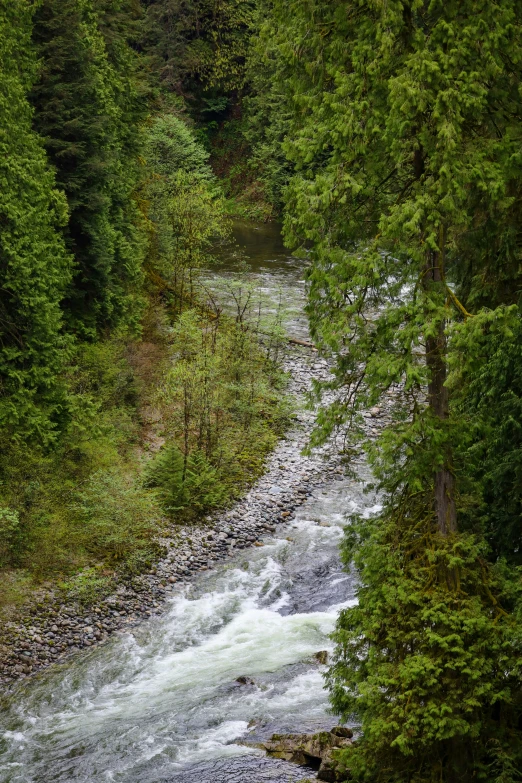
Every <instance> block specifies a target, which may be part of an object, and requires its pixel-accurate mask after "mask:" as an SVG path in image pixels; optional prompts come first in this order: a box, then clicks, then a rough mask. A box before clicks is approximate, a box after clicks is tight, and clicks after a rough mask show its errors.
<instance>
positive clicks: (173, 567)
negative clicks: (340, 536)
mask: <svg viewBox="0 0 522 783" xmlns="http://www.w3.org/2000/svg"><path fill="white" fill-rule="evenodd" d="M285 369H286V371H287V372H288V373H289V376H290V388H289V392H290V393H291V394H292V395H294V397H295V399H296V401H297V406H298V407H297V413H296V424H295V426H294V427H293V428H292V430H291V431H290V432H288V433H287V435H286V437H285V438H284V439H282V440H281V441H280V443H279V444H278V446H277V448H276V449H275V450H274V452H273V454H272V455H271V457H270V459H269V460H268V463H267V468H266V472H265V473H264V475H263V476H262V478H261V479H260V480H259V481H258V482H257V483H256V484H255V485H254V486H253V487H252V488H251V490H250V491H249V492H248V494H247V495H246V497H245V498H243V499H242V500H241V501H240V502H238V503H237V504H236V505H235V507H234V508H233V509H231V510H230V511H227V512H225V513H223V514H220V515H216V516H215V517H213V518H207V520H206V521H205V524H204V525H201V526H197V527H196V526H185V527H180V526H176V527H174V528H173V530H172V534H171V536H170V537H169V538H165V539H163V540H162V541H161V542H160V543H161V544H162V546H163V551H164V552H165V553H166V554H165V556H164V557H162V559H160V560H159V561H158V562H157V563H156V564H155V566H154V567H153V568H152V570H151V572H150V573H147V574H143V575H141V576H139V577H135V578H133V579H132V580H130V581H129V580H127V581H123V580H121V581H120V582H119V583H116V585H115V589H114V591H113V593H112V594H111V595H109V596H107V597H105V598H104V599H103V600H98V601H96V602H95V603H93V604H91V605H87V606H86V605H81V604H79V603H75V602H72V601H71V602H66V603H64V599H63V595H61V594H55V593H54V592H53V591H50V590H49V591H44V592H42V593H41V594H40V595H39V596H38V599H37V600H35V602H34V604H32V605H30V606H25V607H24V611H23V613H22V616H21V617H20V619H17V620H16V621H14V620H10V621H8V622H6V623H4V625H3V627H2V630H1V631H0V683H1V684H2V685H3V686H4V688H5V687H9V685H10V684H12V683H13V682H14V681H16V680H17V679H20V678H23V677H28V676H31V675H33V674H34V673H36V672H38V671H39V670H41V669H42V668H44V667H46V666H49V665H50V664H53V663H56V662H58V661H62V660H64V659H65V658H66V657H69V656H70V655H72V654H78V653H79V652H80V651H81V650H82V649H86V648H92V647H93V646H95V645H98V644H101V643H103V642H104V641H105V640H107V639H108V638H109V637H110V636H111V634H114V633H116V632H118V631H122V630H126V629H128V628H129V627H132V626H133V625H135V624H137V623H138V622H140V621H141V620H143V619H145V618H147V617H150V616H151V615H153V614H159V613H160V612H161V611H162V610H163V605H164V602H165V600H166V599H168V598H169V596H171V595H172V594H173V591H178V590H180V589H183V585H185V584H186V583H187V582H188V581H189V580H190V579H192V578H193V576H194V575H195V574H197V573H198V572H200V571H204V570H208V569H210V568H212V566H213V564H214V563H215V562H216V561H218V560H222V559H224V558H226V557H228V556H230V555H231V554H233V553H234V552H235V551H236V550H238V549H244V548H246V547H250V546H263V538H264V537H266V536H269V535H271V534H273V533H274V532H275V531H276V529H278V526H282V525H288V523H289V522H290V521H291V520H292V517H293V514H294V512H295V510H296V509H297V508H298V507H299V506H300V505H301V504H302V503H303V502H304V501H305V500H306V499H307V498H308V497H309V496H310V495H311V494H312V493H313V492H314V490H316V489H318V488H320V487H322V486H324V483H325V481H326V480H328V481H330V480H332V478H336V477H337V478H339V479H341V478H342V477H343V472H344V471H343V468H342V467H341V464H340V457H339V454H338V453H337V452H335V451H333V452H332V451H328V450H324V449H323V450H322V451H319V452H315V453H314V454H313V455H312V456H310V457H308V456H306V457H305V456H303V455H302V453H301V451H302V449H303V447H304V446H305V444H306V442H307V438H308V436H309V432H310V428H311V425H312V423H313V418H314V413H313V412H312V411H310V410H307V409H306V408H305V406H304V400H305V394H306V392H307V391H308V390H309V388H310V385H311V382H312V380H313V379H324V378H325V377H327V375H328V371H329V370H328V364H327V362H326V361H325V360H323V359H321V358H320V357H319V356H318V355H317V353H316V352H315V351H313V350H310V349H307V348H305V347H295V346H294V347H292V348H290V349H289V350H288V353H287V356H286V360H285ZM382 422H383V412H382V411H381V410H380V409H374V410H373V411H372V412H371V413H369V414H368V416H367V426H368V428H369V429H370V432H372V431H374V432H375V433H376V432H377V430H378V428H379V427H380V426H381V425H382ZM278 534H279V535H281V530H280V529H279V530H278ZM283 534H284V532H283Z"/></svg>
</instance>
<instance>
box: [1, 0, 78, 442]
mask: <svg viewBox="0 0 522 783" xmlns="http://www.w3.org/2000/svg"><path fill="white" fill-rule="evenodd" d="M31 21H32V20H31V8H30V6H29V4H28V3H26V2H25V1H24V0H9V2H2V3H0V63H1V73H0V151H1V154H0V182H1V185H0V428H2V430H3V432H4V434H7V435H8V436H11V437H15V438H18V439H22V438H33V439H36V440H39V441H41V442H42V441H43V442H49V441H50V440H52V438H53V437H54V433H55V432H56V425H57V420H58V418H59V416H60V415H61V409H62V408H63V402H64V401H63V393H62V391H61V389H60V386H59V381H58V379H57V375H58V373H59V371H60V369H61V367H62V365H63V357H64V352H65V345H66V343H65V340H64V336H63V333H62V316H61V310H60V300H61V298H62V296H63V293H64V290H65V289H66V287H67V285H68V283H69V280H70V258H69V256H68V255H67V253H66V251H65V247H64V243H63V240H62V238H61V227H62V226H63V225H64V224H65V223H66V222H67V205H66V202H65V199H64V197H63V195H62V194H61V193H60V192H59V191H58V190H57V188H56V183H55V180H54V176H53V173H52V171H51V170H50V168H49V166H48V164H47V160H46V155H45V151H44V149H43V145H42V144H41V140H40V139H39V138H38V137H37V135H36V133H35V132H34V131H33V130H32V127H31V122H32V110H31V107H30V105H29V103H28V100H27V92H28V90H29V89H30V87H31V83H32V81H33V78H34V75H35V66H36V61H35V57H34V52H33V49H32V46H31Z"/></svg>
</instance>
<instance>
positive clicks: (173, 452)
mask: <svg viewBox="0 0 522 783" xmlns="http://www.w3.org/2000/svg"><path fill="white" fill-rule="evenodd" d="M146 485H147V486H150V487H154V488H155V489H156V493H157V496H158V498H159V500H160V502H161V505H162V507H163V509H164V510H165V511H166V512H167V513H169V514H170V515H176V514H180V512H181V514H183V515H184V516H187V515H192V516H197V515H200V514H203V513H205V512H206V511H208V510H210V509H212V508H215V507H216V506H221V505H223V503H224V502H225V501H226V499H227V496H228V492H227V487H226V486H225V485H224V483H223V481H222V480H221V479H220V477H219V474H218V471H217V470H216V468H215V467H213V466H212V465H211V464H210V463H209V462H208V460H207V458H206V457H205V455H204V454H202V453H201V452H200V451H196V452H194V453H193V454H189V455H187V458H186V459H185V455H184V454H183V453H182V452H181V451H180V449H179V448H178V447H177V446H169V447H167V448H165V449H163V450H162V451H161V452H160V453H159V454H158V455H157V457H156V458H155V459H154V460H153V462H152V463H151V465H150V466H149V469H148V471H147V478H146Z"/></svg>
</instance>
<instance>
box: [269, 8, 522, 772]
mask: <svg viewBox="0 0 522 783" xmlns="http://www.w3.org/2000/svg"><path fill="white" fill-rule="evenodd" d="M521 23H522V4H521V3H519V2H516V1H515V0H497V2H485V1H481V2H476V1H475V2H470V1H468V2H466V1H464V2H459V3H455V2H450V3H447V2H444V3H442V2H439V1H437V0H434V1H432V2H424V1H423V0H419V1H418V2H399V1H398V0H391V1H390V2H388V3H386V4H383V3H380V2H373V1H371V2H362V1H361V2H355V3H350V4H346V3H343V2H340V1H338V0H334V1H333V2H329V3H326V4H325V3H321V2H316V1H315V0H295V1H294V2H291V3H290V4H288V3H282V2H281V0H276V2H275V3H274V15H273V17H272V19H271V20H270V21H269V23H268V24H267V26H266V31H265V35H266V36H267V38H268V37H269V36H270V44H269V45H270V48H271V50H272V51H273V43H274V38H275V43H276V46H277V50H278V57H279V60H280V63H281V66H280V68H279V77H278V78H279V80H280V85H281V88H282V89H283V88H284V90H285V91H286V94H287V100H288V104H289V105H290V106H291V107H292V108H293V111H294V121H293V125H292V126H291V129H290V132H289V135H288V138H289V141H288V142H287V145H286V149H287V154H288V157H289V159H290V161H291V163H292V164H293V165H294V166H295V170H296V175H295V176H294V178H293V179H292V180H291V183H290V186H289V188H288V190H287V193H286V198H287V217H286V224H285V225H286V233H287V237H288V238H289V240H290V241H291V242H292V243H293V244H298V243H299V242H308V243H309V244H310V245H311V247H312V259H313V265H312V268H311V272H310V275H309V315H310V321H311V328H312V333H313V336H314V339H315V340H316V341H317V343H319V345H320V346H321V347H322V349H323V350H324V352H325V353H330V354H332V355H333V356H334V357H335V359H336V364H335V370H334V373H333V377H332V381H331V383H330V384H329V386H330V387H331V388H333V389H336V390H337V392H338V398H337V402H336V403H334V404H333V405H331V406H330V407H328V408H325V409H324V410H323V411H322V413H321V416H320V419H319V426H318V428H317V430H316V432H315V434H314V438H313V443H314V444H317V443H320V442H322V441H323V440H324V439H325V438H326V437H327V436H328V435H330V434H331V433H332V432H333V431H334V430H335V429H337V428H338V427H344V428H345V431H347V437H348V438H350V436H352V435H354V434H356V433H357V430H358V426H357V424H358V420H359V415H360V411H361V410H363V409H365V408H367V407H369V406H372V405H376V404H378V403H379V402H380V401H381V400H382V399H383V398H389V399H390V400H391V401H393V402H394V416H395V421H394V424H393V426H392V427H388V428H386V429H385V430H384V432H383V434H382V435H381V437H380V438H379V440H378V442H377V444H376V445H375V446H374V447H372V446H371V444H370V443H367V444H366V445H367V447H368V451H369V455H370V460H371V463H372V466H373V469H374V471H375V473H376V476H377V478H378V479H379V481H380V484H381V487H382V489H383V491H384V492H385V493H386V494H385V497H386V501H385V508H384V510H383V512H382V514H381V515H380V516H379V518H378V519H377V520H364V519H358V520H356V519H354V521H353V524H352V527H351V528H350V530H349V533H348V534H347V542H346V544H345V549H344V552H345V557H346V559H347V561H352V560H355V563H356V565H357V567H358V569H359V571H360V574H361V587H360V589H359V606H358V607H355V608H353V609H349V610H345V611H344V612H343V613H342V614H341V618H340V621H339V624H338V628H337V634H336V639H337V654H336V662H335V663H334V665H333V667H332V669H331V670H330V675H329V681H330V687H331V691H332V698H333V704H334V707H335V708H336V709H337V711H338V712H340V713H341V714H343V715H344V716H345V717H348V716H349V715H350V714H352V713H353V712H354V711H357V712H358V713H359V715H360V716H361V719H362V727H363V734H364V735H363V739H362V741H361V742H360V743H359V745H358V746H357V748H356V749H355V750H354V751H352V752H351V753H350V754H349V759H345V761H346V763H347V764H348V765H349V766H350V767H351V769H352V773H353V775H354V776H355V779H357V780H366V779H367V780H375V781H397V783H399V781H400V782H401V783H404V781H411V782H412V783H413V781H415V782H416V783H417V782H418V783H420V782H421V781H430V782H431V781H433V782H435V781H447V783H450V781H451V782H453V781H455V780H459V781H468V780H469V781H471V780H488V781H492V780H496V781H503V783H507V781H514V780H517V779H519V778H518V777H517V775H518V770H520V768H522V756H521V748H522V723H521V721H522V700H521V685H522V682H521V660H522V654H521V650H522V647H521V631H520V621H519V622H518V623H517V622H516V621H515V612H516V607H517V606H520V586H519V581H518V577H517V573H516V572H515V571H513V570H509V569H507V568H505V567H503V566H502V565H501V564H499V563H496V564H492V563H490V562H488V556H489V555H488V548H487V543H486V541H485V539H484V536H483V535H482V531H481V530H480V527H479V526H477V525H475V526H474V525H473V520H471V522H470V520H469V514H468V515H465V514H464V515H462V516H461V515H460V514H459V509H460V508H461V507H462V505H463V504H464V503H465V502H466V499H465V498H464V497H463V496H462V495H461V493H460V489H461V486H460V473H461V472H462V465H459V464H457V463H456V462H455V445H456V444H458V443H460V441H461V440H464V433H463V420H462V419H461V418H459V416H458V415H457V416H456V415H453V414H452V407H451V400H450V398H449V387H448V382H447V381H448V377H447V376H448V359H449V358H451V363H452V366H453V367H454V368H457V370H456V371H454V375H456V376H458V374H459V373H458V367H459V364H461V363H462V362H461V359H460V358H459V357H462V358H463V357H465V356H466V354H467V352H468V350H473V346H474V343H475V341H476V338H477V335H478V334H480V335H482V336H483V337H487V335H488V334H489V333H490V332H495V333H496V334H497V335H498V334H499V333H501V332H502V330H503V329H504V330H506V331H508V330H509V329H510V328H512V329H515V328H517V325H518V323H519V319H520V313H519V311H518V309H517V308H516V307H515V306H512V305H511V302H512V301H513V300H512V299H510V300H509V301H508V305H507V306H502V304H501V302H502V300H501V302H500V303H499V302H498V299H497V301H496V302H495V303H494V304H495V305H497V304H499V307H498V309H496V310H487V309H483V310H479V309H478V305H479V304H482V303H483V301H484V300H482V302H480V300H479V297H477V296H475V300H474V303H475V304H476V305H477V307H476V309H475V310H474V313H473V315H472V314H471V313H469V312H468V310H467V308H466V306H465V303H462V302H461V301H460V300H459V298H458V297H457V294H456V293H455V289H454V287H453V285H452V283H451V280H452V279H453V280H459V279H461V280H464V279H466V280H467V281H469V279H470V277H472V278H473V279H474V281H475V282H474V286H475V291H476V288H477V285H476V282H477V279H480V277H481V276H482V278H483V279H487V278H488V276H489V278H491V277H492V276H494V271H493V270H494V269H497V270H498V269H502V270H503V272H504V274H506V273H507V270H511V275H512V285H514V284H516V281H519V280H520V269H519V259H520V251H519V239H517V236H519V234H517V232H516V228H515V227H516V217H517V214H518V211H519V210H518V208H517V204H516V202H517V198H518V195H517V194H519V192H520V184H521V182H522V168H521V163H522V157H521V154H520V149H521V147H520V143H521V135H522V125H521V122H520V120H521V112H522V99H521V97H520V90H519V84H520V77H521V67H522V44H521V41H522V38H521V32H522V30H521ZM267 45H268V44H267ZM506 221H508V222H509V224H510V227H511V226H512V227H513V230H512V231H511V234H510V241H509V242H507V241H503V237H506V235H507V234H506V228H505V223H506ZM486 237H487V241H488V242H489V243H490V244H491V247H492V248H494V252H489V253H488V252H484V248H483V243H484V242H485V241H486ZM503 254H504V255H503ZM517 254H518V255H517ZM517 259H518V263H517ZM508 262H509V263H508ZM470 270H471V274H470ZM503 287H504V288H506V281H505V280H504V281H503ZM507 287H508V288H509V285H507ZM463 289H464V287H463ZM467 290H468V291H469V290H471V289H470V286H469V285H468V289H467ZM501 290H502V287H499V286H497V287H496V291H497V292H498V291H501ZM470 301H473V300H472V299H470ZM468 306H470V305H468ZM462 518H463V519H465V520H466V524H462ZM459 520H461V521H460V522H459Z"/></svg>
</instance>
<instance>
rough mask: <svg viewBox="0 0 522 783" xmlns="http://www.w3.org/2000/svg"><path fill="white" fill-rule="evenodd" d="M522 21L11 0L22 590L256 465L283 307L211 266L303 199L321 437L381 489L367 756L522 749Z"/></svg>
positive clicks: (505, 779) (302, 4)
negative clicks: (341, 443) (231, 229)
mask: <svg viewBox="0 0 522 783" xmlns="http://www.w3.org/2000/svg"><path fill="white" fill-rule="evenodd" d="M521 32H522V6H521V5H520V3H519V2H516V0H495V2H476V0H474V1H473V2H471V0H469V1H465V2H459V3H448V2H446V3H441V2H437V1H436V0H430V1H429V2H428V1H426V2H424V1H423V0H418V1H417V0H416V1H415V2H405V1H404V0H389V2H387V3H385V4H382V3H375V2H366V3H365V2H355V3H344V2H340V0H332V1H331V2H327V3H325V2H316V0H292V1H291V2H282V1H281V0H223V2H220V3H218V4H215V3H210V2H207V0H194V2H191V3H185V2H182V1H181V0H144V1H143V2H141V3H140V2H138V1H137V0H41V1H40V2H38V3H35V4H34V5H33V4H29V3H26V2H25V1H24V0H12V2H10V3H8V4H5V3H4V4H3V5H1V7H0V51H1V55H2V75H1V79H0V147H1V150H2V156H0V160H1V163H0V168H1V172H2V187H1V188H0V243H1V244H0V254H1V264H0V330H1V342H0V426H1V436H0V437H1V439H2V444H1V445H2V449H1V455H0V480H1V482H2V483H1V484H0V507H1V510H0V558H1V559H2V568H3V579H2V582H3V585H4V591H3V594H4V595H6V594H8V591H7V590H6V589H5V585H9V583H10V580H11V581H12V582H13V580H14V583H15V584H16V585H18V589H19V591H22V590H23V580H24V579H25V580H29V581H30V580H32V579H36V578H38V579H44V578H48V577H49V576H50V575H52V574H57V573H58V572H59V573H63V574H65V575H66V574H67V573H70V574H73V573H74V572H75V570H76V571H77V570H78V569H80V568H82V567H84V566H86V565H88V566H89V567H90V568H91V569H92V568H94V569H97V568H99V574H101V575H103V569H104V568H107V567H112V565H110V564H112V563H114V562H118V561H119V562H125V563H127V564H128V567H129V568H139V567H141V566H140V563H142V562H147V561H148V560H150V557H151V556H152V555H151V547H152V546H153V545H152V543H151V542H152V541H153V540H154V536H155V531H157V530H158V529H159V528H160V527H161V525H162V524H165V520H166V519H168V518H184V519H191V518H195V517H196V516H197V515H200V514H205V513H206V512H207V510H208V509H210V508H212V507H213V506H215V505H216V504H218V505H219V504H222V503H226V502H228V501H229V499H230V498H231V497H232V495H233V493H234V492H236V491H237V490H238V488H240V487H241V486H242V484H243V482H244V481H246V480H247V479H248V478H249V477H252V476H253V475H255V474H256V472H257V471H259V470H260V469H261V461H262V455H263V454H264V453H266V451H267V450H268V449H269V448H270V446H271V444H272V443H273V441H274V438H275V437H276V435H277V432H278V431H279V429H280V427H281V426H282V423H283V422H284V416H285V411H284V407H282V406H281V405H280V404H279V402H278V400H279V399H280V394H279V387H280V375H279V373H278V371H277V368H276V366H275V365H274V361H273V360H274V355H273V352H272V349H273V347H274V346H277V341H278V334H279V332H278V329H279V327H278V325H277V324H275V326H273V327H266V326H264V325H263V326H261V325H260V323H259V322H258V315H257V309H256V308H255V307H253V306H252V297H251V296H250V297H249V296H248V295H247V296H246V299H245V298H244V294H243V293H241V294H240V293H239V290H238V289H234V288H231V289H229V291H228V299H229V302H232V303H233V304H235V306H236V311H235V312H234V314H233V315H231V314H230V312H231V311H230V309H228V308H227V307H224V305H223V304H222V302H221V301H220V300H218V299H217V298H216V292H215V290H214V289H213V288H212V287H211V286H210V287H209V286H208V285H207V286H206V288H205V287H203V286H202V285H201V279H202V276H201V270H203V269H205V268H207V267H208V266H209V264H210V257H211V253H212V244H213V243H214V242H215V241H216V238H218V239H219V238H224V237H225V236H226V234H227V231H228V228H227V219H228V218H227V215H229V214H230V213H235V214H243V215H250V216H252V215H256V216H258V217H262V218H263V219H269V218H270V217H271V216H273V215H276V214H277V215H281V216H282V217H283V218H284V225H285V236H286V239H287V242H288V244H289V245H291V246H292V247H299V246H303V245H304V246H306V247H307V249H308V251H309V256H310V261H311V267H310V272H309V275H308V296H309V299H308V302H309V304H308V314H309V319H310V325H311V330H312V335H313V339H314V342H315V343H316V345H317V346H318V347H319V349H320V351H321V352H322V354H323V355H324V356H327V357H328V358H329V359H331V361H332V363H333V367H334V372H333V373H332V377H331V379H330V381H329V383H328V384H318V385H317V389H316V391H317V395H316V401H318V402H319V403H320V402H321V394H322V390H324V389H325V388H327V389H328V390H334V391H335V392H336V393H337V402H336V403H334V404H333V405H332V406H329V407H328V406H324V407H323V408H322V410H321V411H320V414H319V418H318V426H317V428H316V430H315V431H314V433H313V434H312V439H311V447H314V446H316V445H319V444H321V443H323V442H324V441H325V439H326V438H328V437H329V436H330V435H331V434H332V433H334V432H337V431H341V432H342V433H343V435H344V436H345V438H346V440H345V443H346V453H345V456H346V459H347V461H349V458H350V455H351V454H352V453H353V451H352V450H353V449H359V448H361V447H362V448H364V449H365V450H366V453H367V454H368V459H369V461H370V464H371V466H372V469H373V472H374V476H375V483H376V485H377V486H379V487H380V489H381V491H382V493H383V496H384V497H385V504H384V508H383V510H382V512H381V513H380V514H379V515H378V516H377V517H375V518H372V519H366V518H357V517H354V518H352V519H350V520H347V521H348V522H349V524H348V525H347V532H346V539H345V543H344V545H343V553H344V557H345V561H346V565H347V567H355V568H356V569H357V571H358V573H359V577H360V588H359V605H358V606H356V607H352V608H350V609H347V610H345V611H343V612H342V613H341V615H340V618H339V622H338V624H337V630H336V634H335V640H336V655H335V661H334V663H333V665H332V666H331V668H330V671H329V674H328V685H329V688H330V693H331V698H332V704H333V707H334V709H335V711H336V712H337V713H338V714H339V715H341V716H342V717H343V718H344V720H346V721H350V720H353V719H356V720H358V721H359V723H360V725H361V726H362V735H361V738H360V739H359V740H358V741H357V742H356V743H354V744H353V745H352V746H351V747H350V748H346V749H345V750H343V751H342V752H340V754H341V756H342V768H343V769H349V770H350V775H351V779H352V780H356V781H371V782H372V783H405V781H408V783H441V782H442V783H453V781H455V780H459V781H462V783H467V782H468V781H469V783H471V781H473V782H474V781H479V780H483V781H488V783H491V782H492V781H495V783H515V781H518V780H520V770H521V769H522V756H521V748H522V598H521V589H522V581H521V570H520V569H521V565H522V563H521V552H522V478H521V477H522V456H521V455H522V424H521V422H522V352H521V345H522V339H521V338H522V326H521V323H522V321H521V318H522V315H521V312H522V310H521V303H522V298H521V297H522V267H521V257H522V256H521V236H520V221H521V204H522V200H521V190H522V168H521V164H522V158H521V155H520V144H521V137H522V100H521V96H520V82H521V77H522V74H521V73H520V71H521V63H522V49H521V43H520V42H521V40H522V36H521ZM216 173H218V174H219V180H218V179H217V178H216ZM241 285H242V284H241ZM245 301H248V302H249V305H248V306H247V308H246V310H245V311H244V312H243V304H244V302H245ZM238 302H240V304H239V305H238ZM248 313H250V315H248ZM247 316H248V317H247ZM266 331H268V333H269V334H270V335H271V336H270V337H269V338H267V342H266V343H265V348H263V347H262V345H260V343H259V341H258V340H257V339H256V333H260V332H266ZM389 393H391V394H390V397H391V398H392V399H393V400H396V405H395V418H394V423H393V425H392V426H390V427H387V428H385V429H384V431H383V433H382V435H380V436H379V438H378V439H377V440H373V441H369V440H366V439H365V438H364V437H363V435H362V430H360V428H359V426H358V425H359V421H360V416H361V414H362V412H363V411H364V410H365V409H366V408H368V407H371V406H375V405H378V404H379V402H380V401H381V399H382V398H383V397H385V396H388V395H389ZM108 564H109V565H108ZM96 573H98V572H96ZM12 593H13V591H11V595H12Z"/></svg>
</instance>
